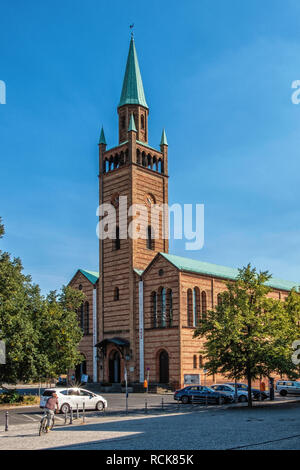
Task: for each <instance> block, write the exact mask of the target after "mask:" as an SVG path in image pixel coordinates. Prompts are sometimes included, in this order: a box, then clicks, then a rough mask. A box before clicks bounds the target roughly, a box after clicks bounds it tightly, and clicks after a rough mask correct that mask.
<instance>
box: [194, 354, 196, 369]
mask: <svg viewBox="0 0 300 470" xmlns="http://www.w3.org/2000/svg"><path fill="white" fill-rule="evenodd" d="M193 367H194V369H197V356H196V354H195V355H194V357H193Z"/></svg>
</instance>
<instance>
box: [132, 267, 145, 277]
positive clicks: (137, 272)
mask: <svg viewBox="0 0 300 470" xmlns="http://www.w3.org/2000/svg"><path fill="white" fill-rule="evenodd" d="M133 270H134V272H135V273H136V274H137V275H138V276H141V275H142V274H143V272H144V271H143V270H142V269H137V268H133Z"/></svg>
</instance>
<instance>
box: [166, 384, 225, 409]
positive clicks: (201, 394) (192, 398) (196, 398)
mask: <svg viewBox="0 0 300 470" xmlns="http://www.w3.org/2000/svg"><path fill="white" fill-rule="evenodd" d="M174 400H178V401H181V402H182V403H185V404H186V403H192V402H197V403H214V404H220V405H223V404H224V403H232V397H231V396H228V395H226V394H225V393H221V392H215V391H214V390H212V389H211V388H209V387H205V386H202V385H190V386H188V387H184V388H182V389H181V390H177V391H176V392H175V393H174Z"/></svg>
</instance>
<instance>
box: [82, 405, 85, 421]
mask: <svg viewBox="0 0 300 470" xmlns="http://www.w3.org/2000/svg"><path fill="white" fill-rule="evenodd" d="M82 424H85V401H84V402H83V409H82Z"/></svg>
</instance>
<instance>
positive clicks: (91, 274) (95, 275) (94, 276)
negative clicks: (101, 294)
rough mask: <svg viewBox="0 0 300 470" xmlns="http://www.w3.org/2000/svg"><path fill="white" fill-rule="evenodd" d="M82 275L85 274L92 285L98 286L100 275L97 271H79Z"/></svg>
mask: <svg viewBox="0 0 300 470" xmlns="http://www.w3.org/2000/svg"><path fill="white" fill-rule="evenodd" d="M79 271H80V272H81V274H83V275H84V276H85V277H86V278H87V279H88V280H89V281H90V282H91V283H92V284H96V282H97V281H98V279H99V273H97V272H95V271H86V270H85V269H79Z"/></svg>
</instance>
